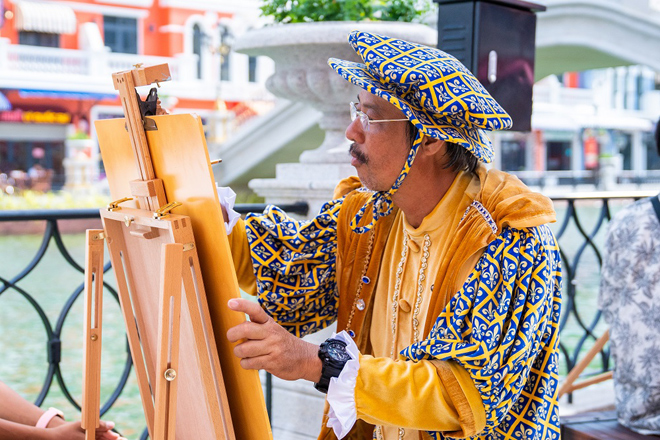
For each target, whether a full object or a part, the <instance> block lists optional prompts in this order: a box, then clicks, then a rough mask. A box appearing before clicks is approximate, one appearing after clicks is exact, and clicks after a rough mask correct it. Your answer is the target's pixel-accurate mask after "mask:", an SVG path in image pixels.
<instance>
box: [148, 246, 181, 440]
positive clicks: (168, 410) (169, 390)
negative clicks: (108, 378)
mask: <svg viewBox="0 0 660 440" xmlns="http://www.w3.org/2000/svg"><path fill="white" fill-rule="evenodd" d="M182 265H183V245H182V244H180V243H173V244H163V252H162V260H161V267H160V270H161V273H160V275H161V276H160V282H161V286H160V300H159V307H158V309H159V310H158V316H159V318H160V326H159V328H158V352H157V361H156V362H157V363H156V371H157V376H156V377H157V379H156V399H155V400H156V401H155V406H156V411H155V422H154V430H155V432H154V440H174V435H175V431H176V429H175V428H176V393H177V380H176V376H177V372H178V369H179V340H180V338H179V335H180V324H181V319H180V318H181V290H182V287H183V280H182Z"/></svg>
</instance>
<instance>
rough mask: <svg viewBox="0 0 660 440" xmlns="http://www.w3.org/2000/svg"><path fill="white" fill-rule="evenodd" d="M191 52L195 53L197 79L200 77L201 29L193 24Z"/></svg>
mask: <svg viewBox="0 0 660 440" xmlns="http://www.w3.org/2000/svg"><path fill="white" fill-rule="evenodd" d="M193 53H194V54H195V55H197V79H201V78H202V29H201V28H200V27H199V25H198V24H196V25H195V26H193Z"/></svg>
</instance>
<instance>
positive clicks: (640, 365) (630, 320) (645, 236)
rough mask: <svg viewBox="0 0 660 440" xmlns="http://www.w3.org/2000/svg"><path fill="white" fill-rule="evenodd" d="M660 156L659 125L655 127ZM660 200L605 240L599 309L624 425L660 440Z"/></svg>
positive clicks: (645, 204) (615, 223)
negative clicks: (606, 326)
mask: <svg viewBox="0 0 660 440" xmlns="http://www.w3.org/2000/svg"><path fill="white" fill-rule="evenodd" d="M655 142H656V146H657V148H658V154H660V120H658V123H657V125H656V128H655ZM658 281H660V200H658V196H654V197H650V198H645V199H641V200H638V201H637V202H635V203H633V204H632V205H630V206H627V207H625V208H624V209H622V210H621V211H619V212H618V213H617V214H616V215H615V216H614V218H612V221H611V222H610V225H609V229H608V231H607V237H606V239H605V255H604V257H603V270H601V283H600V293H599V296H598V302H599V307H600V309H601V310H602V311H603V318H604V319H605V321H606V322H607V323H608V324H609V325H610V343H611V350H612V357H613V358H614V392H615V395H616V410H617V418H618V420H619V423H621V424H622V425H623V426H626V427H628V428H630V429H632V430H633V431H636V432H639V433H641V434H645V435H660V375H659V374H658V373H660V366H659V365H658V356H660V343H659V342H660V341H659V338H658V334H660V321H658V313H659V312H660V283H659V282H658Z"/></svg>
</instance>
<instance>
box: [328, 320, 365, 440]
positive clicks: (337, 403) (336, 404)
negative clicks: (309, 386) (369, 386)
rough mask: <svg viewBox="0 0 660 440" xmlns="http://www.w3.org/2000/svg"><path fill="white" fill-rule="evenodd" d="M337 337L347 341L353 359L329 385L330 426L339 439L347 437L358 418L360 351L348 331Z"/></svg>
mask: <svg viewBox="0 0 660 440" xmlns="http://www.w3.org/2000/svg"><path fill="white" fill-rule="evenodd" d="M336 338H337V339H340V340H342V341H344V342H346V344H347V345H346V350H347V351H348V354H349V355H350V356H351V360H349V361H348V362H346V365H344V369H343V370H341V373H339V376H338V377H333V378H331V379H330V384H329V385H328V397H327V398H328V403H329V404H330V411H328V425H327V426H328V428H332V430H333V431H334V432H335V435H336V436H337V438H338V439H340V440H341V439H342V438H344V437H346V436H347V435H348V433H349V431H350V430H351V428H353V425H355V421H356V420H357V409H356V408H355V383H356V382H357V376H358V371H359V370H360V358H359V354H360V351H359V350H358V348H357V345H355V342H353V339H352V338H351V337H350V336H348V333H346V331H342V332H341V333H339V334H338V335H336Z"/></svg>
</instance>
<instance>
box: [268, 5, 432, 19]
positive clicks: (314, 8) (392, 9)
mask: <svg viewBox="0 0 660 440" xmlns="http://www.w3.org/2000/svg"><path fill="white" fill-rule="evenodd" d="M432 4H433V3H432V1H431V0H264V3H263V5H262V6H261V11H262V14H263V15H265V16H271V17H273V18H274V19H275V21H276V22H279V23H307V22H312V21H361V20H382V21H407V22H412V21H418V20H419V19H420V18H421V17H422V16H424V15H425V14H426V13H428V12H429V11H430V10H431V7H432Z"/></svg>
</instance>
